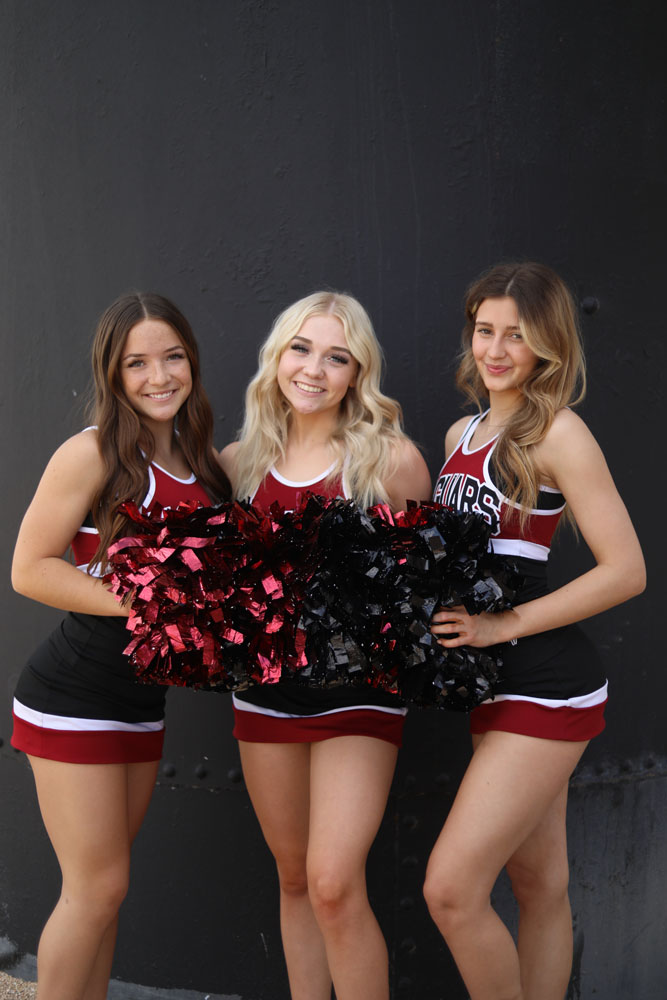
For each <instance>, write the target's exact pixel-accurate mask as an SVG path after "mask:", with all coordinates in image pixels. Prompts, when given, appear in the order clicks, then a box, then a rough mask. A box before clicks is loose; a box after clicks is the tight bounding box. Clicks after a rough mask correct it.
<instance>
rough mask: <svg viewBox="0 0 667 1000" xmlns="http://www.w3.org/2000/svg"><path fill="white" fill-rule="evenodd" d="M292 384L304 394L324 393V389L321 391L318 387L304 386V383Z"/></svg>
mask: <svg viewBox="0 0 667 1000" xmlns="http://www.w3.org/2000/svg"><path fill="white" fill-rule="evenodd" d="M294 384H295V386H296V387H297V388H298V389H302V390H303V391H304V392H312V393H317V392H324V389H321V388H320V387H319V386H316V385H306V383H305V382H295V383H294Z"/></svg>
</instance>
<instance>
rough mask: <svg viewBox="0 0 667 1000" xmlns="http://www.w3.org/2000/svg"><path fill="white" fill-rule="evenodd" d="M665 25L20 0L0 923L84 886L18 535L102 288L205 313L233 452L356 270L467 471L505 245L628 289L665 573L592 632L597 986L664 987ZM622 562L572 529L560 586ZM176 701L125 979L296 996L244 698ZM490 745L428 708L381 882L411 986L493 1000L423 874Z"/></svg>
mask: <svg viewBox="0 0 667 1000" xmlns="http://www.w3.org/2000/svg"><path fill="white" fill-rule="evenodd" d="M661 22H662V5H661V4H660V3H659V2H658V0H640V2H634V3H633V4H626V3H621V2H620V0H616V2H612V3H607V4H586V3H583V4H582V3H581V2H579V3H575V2H573V0H561V3H559V4H549V5H545V4H533V3H529V2H526V0H524V2H516V0H515V2H509V0H496V2H483V0H469V2H468V3H467V4H459V3H454V2H442V3H431V2H428V3H427V2H424V0H413V2H412V3H408V2H406V0H394V2H389V0H387V2H381V0H337V2H336V3H333V2H327V0H285V2H283V3H279V2H276V0H273V2H270V0H218V2H217V3H216V2H213V0H190V2H185V0H183V2H176V0H141V2H139V3H137V2H136V0H133V2H128V0H115V2H114V3H106V2H101V0H88V2H87V3H80V2H76V0H60V2H59V3H58V4H51V3H47V2H45V0H29V2H24V0H3V3H2V4H0V45H1V49H0V52H1V54H2V55H1V65H0V74H1V75H0V109H1V110H2V121H3V128H2V142H1V143H0V191H1V206H0V211H1V213H2V215H1V219H0V232H1V234H2V236H1V238H0V253H1V259H0V274H1V275H2V285H1V286H0V287H1V288H2V305H3V309H2V324H1V330H2V346H3V359H4V363H3V364H2V366H1V367H0V378H1V379H2V392H1V393H0V408H1V409H0V413H1V415H2V420H1V422H0V468H2V470H3V481H4V483H5V490H4V491H3V496H4V502H5V514H4V518H3V522H2V524H3V527H2V532H3V546H2V574H1V576H2V580H3V581H4V583H3V586H4V593H3V597H4V600H3V601H2V604H1V605H0V614H1V615H2V637H3V645H4V649H5V657H4V667H3V669H2V674H1V677H2V681H1V684H0V738H1V739H2V741H3V745H2V747H1V749H0V775H1V777H0V782H1V785H0V787H1V789H2V793H1V794H2V800H1V801H2V803H3V805H2V807H1V809H2V812H1V815H0V935H2V934H7V935H8V936H9V937H10V938H12V939H13V940H15V941H16V942H17V943H18V945H19V947H20V948H21V949H22V950H25V951H28V952H30V951H34V949H35V947H36V940H37V936H38V933H39V929H40V927H41V924H42V922H43V920H44V918H45V916H46V913H47V911H48V906H49V903H50V901H51V900H52V899H53V898H54V897H55V895H56V894H57V881H58V880H57V872H56V869H55V862H54V860H53V858H52V856H51V854H50V848H49V847H48V843H47V842H46V840H45V837H44V835H43V833H42V831H41V828H40V824H39V818H38V813H37V809H36V805H35V802H34V793H33V788H32V781H31V777H30V774H29V771H28V767H27V763H26V761H25V760H24V759H23V758H22V756H20V755H17V754H15V753H14V751H12V750H11V749H10V747H9V737H10V730H11V721H10V717H11V695H12V691H13V687H14V683H15V680H16V676H17V674H18V671H19V670H20V668H21V665H22V663H23V661H24V659H25V656H26V654H27V652H28V651H29V649H30V648H31V647H32V645H33V644H34V642H35V639H36V637H37V636H41V635H43V634H44V633H45V631H46V629H47V628H48V627H49V625H50V624H51V623H52V622H54V621H55V620H57V615H56V614H55V613H52V612H50V611H48V610H46V609H41V608H39V607H37V606H36V605H32V604H31V603H30V602H28V601H26V600H24V599H23V598H20V597H18V596H16V595H14V594H13V593H12V592H11V590H10V588H9V583H8V576H9V562H10V558H11V549H12V545H13V540H14V537H15V534H16V531H17V528H18V524H19V522H20V518H21V516H22V513H23V510H24V509H25V507H26V505H27V503H28V501H29V499H30V496H31V494H32V492H33V490H34V487H35V484H36V482H37V479H38V477H39V475H40V473H41V470H42V468H43V466H44V464H45V462H46V460H47V459H48V457H49V455H50V454H51V452H52V451H53V450H54V449H55V447H56V446H57V445H58V444H59V443H60V441H61V440H62V439H63V438H64V437H65V436H67V435H68V434H70V433H73V432H74V431H76V430H77V429H78V428H79V427H80V426H82V408H81V400H82V397H83V394H84V392H85V389H86V385H87V381H88V369H89V362H88V345H89V342H90V337H91V333H92V329H93V326H94V322H95V320H96V317H97V316H98V314H99V313H100V312H101V310H102V309H103V308H104V307H105V306H106V305H107V304H108V303H109V302H110V301H111V300H112V299H113V298H114V297H115V296H116V295H117V294H119V293H120V292H122V291H124V290H127V289H129V288H132V287H137V288H149V289H154V290H157V291H161V292H163V293H165V294H167V295H169V296H171V297H172V298H173V299H174V300H175V301H176V302H177V303H178V304H179V305H180V306H181V308H182V309H183V310H184V312H185V313H186V315H187V316H188V317H189V318H190V319H191V321H192V323H193V325H194V328H195V330H196V332H197V333H198V336H199V339H200V342H201V345H202V351H203V357H204V366H205V368H204V370H205V381H206V385H207V388H208V390H209V392H210V395H211V398H212V400H213V403H214V408H215V412H216V415H217V421H218V427H217V435H216V436H217V443H218V444H220V445H223V444H224V443H226V442H227V441H229V440H230V439H232V438H233V436H234V433H235V429H236V427H237V426H238V423H239V419H240V413H241V404H242V390H243V387H244V385H245V383H246V381H247V379H248V378H249V376H250V375H251V373H252V371H253V370H254V364H255V357H256V351H257V346H258V344H259V342H260V340H261V339H262V338H263V336H264V335H265V333H266V331H267V329H268V326H269V324H270V321H271V319H272V317H273V316H274V315H275V314H276V313H277V312H278V311H279V310H280V309H281V308H282V307H284V306H285V305H286V304H288V303H289V302H291V301H292V300H294V299H295V298H297V297H300V296H301V295H303V294H306V293H308V292H310V291H312V290H314V289H316V288H319V287H322V286H330V287H336V288H341V289H345V290H348V291H350V292H352V293H353V294H355V295H357V296H358V297H359V298H360V299H361V300H362V301H363V302H364V304H365V305H366V306H367V308H368V310H369V312H370V314H371V316H372V317H373V319H374V321H375V324H376V328H377V330H378V333H379V335H380V338H381V340H382V342H383V344H384V347H385V350H386V354H387V361H388V370H387V380H386V387H387V389H388V391H389V392H390V393H391V394H392V395H395V396H397V397H398V398H399V399H400V400H401V402H402V403H403V406H404V410H405V415H406V422H407V427H408V430H409V432H410V433H411V434H412V436H413V437H415V438H416V439H417V440H418V441H419V442H420V443H421V444H422V445H423V446H424V449H425V453H426V456H427V460H428V462H429V465H430V467H431V470H432V472H433V473H434V474H435V473H436V472H437V470H438V468H439V463H440V461H441V457H442V438H443V434H444V431H445V429H446V427H447V426H448V425H449V424H450V423H451V422H452V420H453V419H455V418H456V417H457V416H458V415H459V412H460V409H459V408H460V400H459V399H458V398H457V397H456V395H455V393H454V392H453V389H452V359H453V356H454V354H455V352H456V348H457V342H458V334H459V329H460V326H461V319H460V303H461V298H462V295H463V290H464V287H465V285H466V283H467V282H468V281H469V280H470V279H471V278H472V277H473V276H474V275H475V274H476V273H477V272H479V271H480V270H481V269H482V268H483V267H485V266H487V265H488V264H491V263H493V262H494V261H496V260H497V259H499V258H503V257H505V258H507V257H516V256H520V257H536V258H538V259H541V260H544V261H546V262H548V263H550V264H552V265H553V266H554V267H556V268H557V269H558V270H560V271H561V272H562V273H563V274H564V276H566V277H567V278H568V279H569V280H570V282H571V283H572V285H573V287H574V289H575V290H576V292H577V295H578V296H579V297H580V298H583V297H585V296H595V297H597V298H598V300H599V302H600V308H599V310H598V311H597V312H596V313H594V314H593V315H584V316H583V328H584V334H585V339H586V345H587V354H588V359H589V370H590V385H589V392H588V397H587V401H586V403H585V405H584V407H583V408H582V413H583V415H584V416H585V418H586V419H587V420H588V422H589V423H590V425H591V427H592V429H593V431H594V433H595V434H596V435H597V436H598V438H599V440H600V442H601V444H602V446H603V448H604V450H605V453H606V454H607V456H608V459H609V462H610V465H611V467H612V470H613V472H614V475H615V477H616V480H617V482H618V484H619V487H620V489H621V492H622V494H623V496H624V497H625V499H626V502H627V504H628V506H629V508H630V511H631V514H632V516H633V518H634V520H635V523H636V524H637V526H638V529H639V531H640V534H641V536H642V540H643V542H644V545H645V550H646V555H647V559H648V563H649V572H650V576H651V582H652V588H651V589H650V590H649V592H648V594H647V595H645V596H644V597H642V598H640V599H638V600H635V601H634V602H632V603H631V604H629V605H627V606H625V607H622V608H620V609H618V610H616V611H612V612H608V613H607V614H605V615H603V616H601V617H600V618H599V619H597V620H595V621H593V622H591V623H589V625H588V627H589V629H590V632H591V634H593V635H594V636H595V638H596V639H597V641H598V642H599V643H600V644H601V646H602V647H603V648H604V651H605V655H606V658H607V663H608V669H609V676H610V680H611V685H612V687H611V701H610V706H609V710H608V713H607V719H608V728H607V730H606V732H605V734H604V735H603V736H602V737H600V738H599V739H598V740H597V741H596V742H595V744H594V746H592V747H591V748H590V749H589V751H588V754H587V757H586V763H585V767H584V769H583V770H582V773H581V774H580V775H579V776H578V777H577V779H576V780H575V783H574V786H573V793H572V809H571V842H572V854H573V887H572V895H573V907H574V912H575V924H576V934H577V965H576V969H575V976H574V979H573V985H572V988H571V997H573V998H588V997H593V996H604V997H605V1000H617V998H618V1000H620V998H623V1000H627V998H628V997H632V998H634V997H636V998H640V997H641V1000H658V998H660V1000H662V998H663V996H664V983H665V981H667V968H666V965H665V957H664V947H663V944H662V929H663V926H664V919H663V920H662V921H661V914H662V897H663V889H662V885H661V879H664V876H665V874H666V871H665V869H666V868H667V852H666V850H665V847H664V837H662V836H661V835H659V831H660V829H661V827H662V829H663V830H664V822H665V820H666V819H667V808H666V806H665V790H666V781H667V746H666V739H665V727H664V722H663V718H662V715H663V713H662V711H661V708H662V704H663V703H664V700H665V697H666V696H667V690H666V689H667V682H666V681H665V672H664V669H663V660H664V653H663V651H662V641H661V632H660V629H659V625H658V623H659V620H660V619H659V614H660V610H659V600H660V598H661V596H662V592H663V590H664V587H663V586H662V580H661V575H660V574H661V569H662V563H663V557H664V553H663V538H662V519H661V517H660V514H659V515H658V517H657V518H656V507H658V510H659V501H658V503H657V504H656V498H661V497H664V495H665V483H664V473H663V461H662V456H663V452H664V445H663V443H662V440H663V439H662V431H663V425H664V420H662V398H663V397H662V393H663V384H664V375H663V373H664V371H665V349H664V342H665V338H664V326H665V318H664V309H663V304H662V286H663V280H662V278H663V268H664V262H665V259H666V257H665V249H666V248H665V233H666V232H667V210H666V198H665V193H666V192H665V187H666V185H665V168H666V166H667V156H666V149H665V145H666V143H665V128H664V122H665V117H666V111H667V109H666V107H665V95H666V85H665V84H666V76H665V70H664V56H663V52H662V47H663V42H662V40H661V33H660V30H659V28H660V24H661ZM590 562H591V557H590V555H589V554H588V552H587V551H586V548H585V545H584V544H583V543H580V544H579V545H578V546H577V544H576V543H575V542H574V540H573V539H572V537H567V536H566V535H565V534H563V535H562V536H561V539H560V541H559V543H558V546H557V550H556V553H555V557H554V580H555V582H558V581H560V580H562V579H563V578H564V577H565V576H567V575H571V574H573V573H575V572H578V571H580V570H581V569H582V568H584V567H586V566H588V565H590ZM173 695H174V696H173V697H172V698H171V705H170V710H169V735H168V745H167V760H168V761H169V762H170V763H171V764H173V767H174V769H175V771H174V773H173V774H171V775H169V776H167V775H163V776H162V777H161V780H160V785H159V787H158V790H157V792H156V796H155V800H154V803H153V806H152V808H151V812H150V814H149V819H148V821H147V823H146V826H145V828H144V830H143V832H142V835H141V838H140V841H139V843H138V845H137V853H136V866H135V869H136V870H135V880H134V886H133V890H132V895H131V897H130V899H129V900H128V902H127V904H126V907H125V911H124V916H123V926H122V929H121V937H120V948H119V954H118V959H117V965H116V974H117V975H118V976H119V977H121V978H123V979H126V980H129V981H134V982H140V983H146V984H150V985H161V986H184V987H190V988H193V989H197V990H202V991H216V992H219V993H223V992H226V993H235V994H238V995H240V996H242V997H243V1000H265V998H266V1000H268V998H271V1000H282V998H284V997H286V996H287V990H286V986H284V985H283V984H284V972H283V970H282V959H281V955H280V941H279V932H278V926H277V919H276V912H275V910H276V891H275V885H274V876H273V871H272V868H271V864H270V862H269V859H268V857H267V852H266V849H265V848H264V846H263V843H262V840H261V836H260V834H259V832H258V829H257V826H256V823H255V821H254V818H253V816H252V811H251V809H250V806H249V802H248V798H247V795H246V793H245V790H244V787H243V783H242V781H241V780H239V777H240V776H239V772H238V760H237V753H236V748H235V745H234V741H233V740H232V739H231V736H230V728H231V725H230V715H229V706H228V705H227V704H226V701H225V699H224V698H222V697H217V696H214V695H202V694H200V695H192V694H189V693H187V692H175V693H173ZM467 746H468V741H467V737H466V723H465V720H464V719H462V718H459V717H456V716H453V717H445V716H433V715H428V714H424V713H421V714H420V713H417V712H415V713H413V714H412V717H411V718H410V720H409V724H408V728H407V733H406V748H405V751H404V753H403V756H402V760H401V764H400V767H399V773H398V775H397V779H396V782H395V787H394V791H393V793H392V796H391V800H390V805H389V809H388V811H387V816H386V818H385V823H384V825H383V828H382V831H381V834H380V837H379V838H378V843H377V845H376V847H375V849H374V853H373V856H372V859H371V865H370V874H369V878H370V884H371V889H372V892H373V896H374V900H375V902H376V905H377V908H378V911H379V913H380V916H381V920H382V923H383V926H384V928H385V931H386V934H387V936H388V940H389V943H390V948H391V951H392V961H393V977H394V987H395V994H396V996H397V997H398V996H416V995H419V996H420V997H424V998H426V1000H430V998H433V1000H435V998H440V997H444V996H447V997H448V1000H458V998H459V997H461V998H463V997H464V996H465V993H464V991H463V988H462V986H461V985H460V982H459V980H458V978H457V976H456V973H455V971H454V970H453V967H452V963H451V960H450V959H449V957H448V955H447V953H446V949H445V948H444V946H443V945H442V944H441V943H440V942H439V940H438V937H437V934H436V933H435V931H434V929H432V927H431V925H430V923H429V921H428V917H427V915H426V913H425V908H424V905H423V903H422V902H421V899H420V884H421V879H422V875H423V870H424V866H425V863H426V858H427V855H428V850H429V847H430V845H431V843H432V842H433V840H434V839H435V836H436V834H437V831H438V829H439V826H440V825H441V823H442V820H443V819H444V816H445V815H446V811H447V807H448V803H449V802H450V801H451V797H452V795H453V794H454V792H455V787H456V782H457V780H458V777H459V776H460V774H461V772H462V769H463V768H464V766H465V761H466V757H467V752H468V751H467ZM200 765H203V768H202V767H201V766H200ZM196 768H198V774H196V773H195V769H196ZM204 771H205V772H206V773H203V772H204ZM663 884H664V882H663ZM498 893H499V896H498V899H499V905H500V906H501V907H502V908H503V910H504V911H507V912H509V910H508V908H509V902H508V899H507V890H506V887H504V884H503V883H501V884H500V886H499V890H498Z"/></svg>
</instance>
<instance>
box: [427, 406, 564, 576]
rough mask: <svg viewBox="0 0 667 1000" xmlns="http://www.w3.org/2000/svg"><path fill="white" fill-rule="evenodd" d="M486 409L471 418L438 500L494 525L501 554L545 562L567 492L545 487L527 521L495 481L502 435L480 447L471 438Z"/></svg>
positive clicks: (442, 473)
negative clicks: (496, 455)
mask: <svg viewBox="0 0 667 1000" xmlns="http://www.w3.org/2000/svg"><path fill="white" fill-rule="evenodd" d="M486 413H488V410H487V411H485V413H480V414H479V415H478V416H476V417H472V419H471V420H470V422H469V423H468V424H467V425H466V428H465V430H464V432H463V434H462V436H461V438H460V439H459V442H458V444H457V445H456V448H455V449H454V451H453V452H452V454H451V455H450V456H449V458H448V459H447V461H446V462H445V464H444V465H443V467H442V469H441V470H440V474H439V476H438V479H437V482H436V485H435V490H434V493H433V499H434V500H436V501H437V502H438V503H443V504H446V505H447V506H448V507H453V508H455V509H456V510H463V511H472V512H474V513H476V514H481V515H482V516H483V517H484V518H485V519H486V521H488V523H489V524H490V525H491V545H492V547H493V551H494V552H496V553H498V554H499V555H512V556H521V557H524V558H526V559H536V560H539V561H540V562H546V560H547V559H548V557H549V550H550V548H551V539H552V538H553V534H554V531H555V530H556V526H557V524H558V522H559V520H560V517H561V514H562V513H563V511H564V509H565V497H564V496H563V494H562V493H561V492H560V491H559V490H557V489H554V488H553V487H551V486H540V487H539V494H538V501H537V507H536V508H534V509H531V510H530V511H529V516H528V519H527V521H526V524H525V526H524V527H523V528H522V527H521V525H520V523H519V508H518V507H517V506H516V505H513V504H510V502H509V500H508V499H507V497H506V496H505V495H504V494H503V492H502V489H501V487H500V486H499V485H498V483H497V482H495V481H494V479H493V476H494V470H493V467H492V462H491V456H492V455H493V451H494V449H495V447H496V444H497V443H498V435H496V436H495V437H494V438H492V439H491V440H490V441H487V443H486V444H483V445H482V446H481V447H480V448H472V447H471V446H470V442H471V440H472V436H473V434H474V433H475V429H476V427H477V426H478V424H479V422H480V421H481V420H482V418H483V417H484V416H486Z"/></svg>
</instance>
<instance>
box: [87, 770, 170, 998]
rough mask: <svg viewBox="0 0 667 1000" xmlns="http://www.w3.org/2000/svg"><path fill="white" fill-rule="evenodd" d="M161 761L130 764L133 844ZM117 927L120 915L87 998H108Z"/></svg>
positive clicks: (110, 930) (99, 956) (103, 948)
mask: <svg viewBox="0 0 667 1000" xmlns="http://www.w3.org/2000/svg"><path fill="white" fill-rule="evenodd" d="M158 763H159V762H158V761H154V762H152V763H151V764H150V765H148V766H147V765H145V764H128V765H127V808H128V824H129V829H128V833H129V841H130V845H132V843H133V842H134V839H135V837H136V836H137V834H138V833H139V830H140V828H141V824H142V823H143V821H144V817H145V815H146V810H147V809H148V806H149V803H150V800H151V796H152V794H153V788H154V786H155V779H156V777H157V770H158ZM117 931H118V916H116V918H115V919H114V920H113V922H112V923H111V924H110V925H109V927H108V928H107V931H106V933H105V935H104V937H103V939H102V943H101V944H100V950H99V951H98V953H97V958H96V959H95V965H94V967H93V972H92V974H91V977H90V979H89V980H88V985H87V987H86V991H85V993H84V996H83V1000H106V995H107V989H108V986H109V979H110V978H111V966H112V963H113V956H114V951H115V948H116V934H117Z"/></svg>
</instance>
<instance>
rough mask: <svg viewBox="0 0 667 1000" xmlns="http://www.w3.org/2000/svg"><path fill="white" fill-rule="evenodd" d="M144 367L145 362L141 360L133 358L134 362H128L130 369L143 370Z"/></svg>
mask: <svg viewBox="0 0 667 1000" xmlns="http://www.w3.org/2000/svg"><path fill="white" fill-rule="evenodd" d="M142 365H143V361H142V360H141V358H133V359H132V361H128V363H127V367H128V368H141V366H142Z"/></svg>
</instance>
